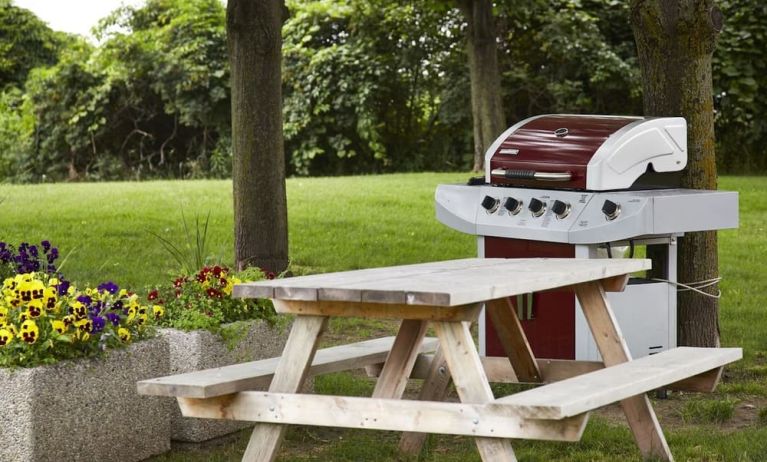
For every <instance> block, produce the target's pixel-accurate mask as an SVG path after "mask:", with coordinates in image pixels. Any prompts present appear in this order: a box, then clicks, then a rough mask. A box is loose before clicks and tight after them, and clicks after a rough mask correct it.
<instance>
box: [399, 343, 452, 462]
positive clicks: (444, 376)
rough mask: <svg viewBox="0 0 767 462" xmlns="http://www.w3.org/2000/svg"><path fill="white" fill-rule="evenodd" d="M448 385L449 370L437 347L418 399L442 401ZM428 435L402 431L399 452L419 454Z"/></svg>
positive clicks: (443, 356) (440, 349) (440, 350)
mask: <svg viewBox="0 0 767 462" xmlns="http://www.w3.org/2000/svg"><path fill="white" fill-rule="evenodd" d="M449 387H450V371H449V369H448V364H447V361H446V360H445V354H444V353H443V352H442V348H438V349H437V351H436V352H435V353H434V358H433V359H432V361H431V369H429V375H427V376H426V379H424V381H423V385H422V386H421V393H420V394H419V395H418V399H419V400H420V401H444V399H445V396H447V390H448V388H449ZM428 436H429V434H428V433H419V432H406V433H403V434H402V438H400V440H399V452H401V453H402V454H407V455H412V456H415V455H418V454H420V453H421V450H422V449H423V445H424V443H425V442H426V438H427V437H428Z"/></svg>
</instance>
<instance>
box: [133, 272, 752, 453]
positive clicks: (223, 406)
mask: <svg viewBox="0 0 767 462" xmlns="http://www.w3.org/2000/svg"><path fill="white" fill-rule="evenodd" d="M649 268H650V261H649V260H640V259H609V260H598V259H597V260H595V259H590V260H581V259H480V258H469V259H461V260H450V261H443V262H433V263H424V264H416V265H405V266H395V267H387V268H374V269H364V270H358V271H347V272H340V273H330V274H321V275H313V276H303V277H296V278H289V279H280V280H270V281H260V282H255V283H246V284H241V285H238V286H236V287H235V289H234V293H235V296H237V297H246V298H251V297H253V298H271V299H272V300H273V301H274V306H275V308H276V310H277V311H278V312H279V313H285V314H292V315H295V320H294V322H293V326H292V329H291V332H290V335H289V338H288V341H287V343H286V345H285V349H284V352H283V355H282V356H281V358H279V359H277V358H275V359H274V360H271V363H269V362H268V361H269V360H267V361H261V362H255V363H249V364H248V365H241V366H230V367H227V368H220V369H213V370H208V371H202V372H199V373H191V374H183V375H177V376H171V377H165V378H160V379H152V380H148V381H144V382H140V383H139V391H140V392H142V393H145V394H155V395H166V396H176V397H177V398H178V401H179V404H180V406H181V409H182V413H183V414H184V415H185V416H191V417H203V418H224V419H235V420H248V421H254V422H257V425H256V426H255V428H254V430H253V434H252V436H251V439H250V442H249V444H248V447H247V450H246V452H245V455H244V457H243V460H246V461H271V460H274V458H275V456H276V454H277V452H278V450H279V447H280V444H281V441H282V438H283V436H284V432H285V429H286V424H302V425H320V426H335V427H348V428H368V429H378V430H394V431H402V432H405V434H404V435H403V437H402V440H401V444H400V448H401V449H402V450H403V451H406V452H411V453H412V452H418V451H419V450H420V447H421V444H422V441H423V434H425V433H447V434H456V435H468V436H472V437H474V438H475V440H476V444H477V448H478V450H479V452H480V455H481V457H482V460H484V461H513V460H516V458H515V455H514V451H513V449H512V446H511V442H510V440H509V438H527V439H544V440H560V441H577V440H579V439H580V437H581V435H582V433H583V430H584V428H585V425H586V422H587V420H588V415H589V411H591V410H593V409H596V408H598V407H600V406H604V405H606V404H610V403H613V402H617V401H620V403H621V405H622V407H623V410H624V413H625V415H626V418H627V420H628V423H629V426H630V427H631V431H632V433H633V435H634V438H635V440H636V442H637V444H638V446H639V449H640V451H641V452H642V454H643V455H644V456H646V457H657V458H660V459H662V460H672V456H671V452H670V450H669V447H668V444H667V443H666V440H665V438H664V435H663V432H662V430H661V428H660V425H659V423H658V420H657V418H656V416H655V413H654V411H653V408H652V406H651V403H650V401H649V399H648V398H647V396H646V395H645V393H646V392H647V391H650V390H653V389H656V388H659V387H666V386H670V387H677V388H684V389H692V390H710V389H713V387H714V386H715V384H716V382H717V381H718V380H719V377H720V374H721V368H722V366H724V365H725V364H727V363H729V362H732V361H735V360H737V359H739V358H740V356H741V351H740V349H738V348H719V349H705V348H677V349H673V350H669V351H666V352H663V353H660V354H657V355H653V356H648V357H645V358H641V359H638V360H635V361H632V359H631V355H630V353H629V350H628V348H627V346H626V342H625V341H624V339H623V336H622V335H621V331H620V327H619V326H618V324H617V323H616V321H615V317H614V315H613V312H612V310H611V308H610V305H609V303H608V301H607V299H606V297H605V291H615V290H623V287H624V286H625V284H626V282H627V280H628V276H629V274H631V273H634V272H637V271H643V270H647V269H649ZM562 288H569V289H571V290H574V291H575V293H576V295H577V297H578V300H579V301H580V305H581V307H582V310H583V313H584V315H585V317H586V320H587V322H588V324H589V327H590V329H591V332H592V334H593V335H594V339H595V341H596V344H597V347H598V349H599V351H600V353H601V356H602V358H603V363H593V362H583V361H565V360H547V359H537V358H535V357H534V355H533V353H532V350H531V349H530V346H529V343H528V342H527V339H526V337H525V333H524V331H523V330H522V328H521V325H520V322H519V320H518V318H517V316H516V313H515V310H514V309H513V307H512V306H511V304H510V303H509V297H511V296H515V295H519V294H525V293H530V292H536V291H545V290H551V289H558V290H562ZM483 307H484V308H485V309H487V310H488V313H489V314H490V316H491V318H492V320H493V325H494V326H495V328H496V329H497V331H498V334H499V337H500V339H501V342H502V345H503V347H504V350H505V352H506V354H507V357H508V359H506V358H501V359H502V360H503V361H504V363H503V364H500V363H498V361H497V360H491V358H481V357H480V355H479V354H478V352H477V349H476V346H475V343H474V340H473V338H472V336H471V332H470V325H471V323H472V322H474V321H476V320H477V318H478V315H479V313H480V311H481V309H482V308H483ZM331 316H354V317H367V318H396V319H401V320H402V321H401V325H400V328H399V331H398V333H397V335H396V337H395V338H394V339H393V341H389V342H388V343H387V342H386V341H385V339H379V340H376V341H369V342H361V343H359V344H355V346H354V348H353V349H345V348H344V347H334V348H331V349H326V350H321V351H320V352H318V353H317V358H315V353H316V349H317V344H318V341H319V339H320V336H321V334H322V332H323V330H324V329H325V328H326V326H327V323H328V319H329V318H330V317H331ZM429 325H431V326H433V328H434V330H435V332H436V335H437V339H438V341H435V340H433V339H428V338H426V337H425V336H426V330H427V326H429ZM374 342H377V343H375V347H374V346H373V345H374ZM437 345H438V348H437ZM374 349H375V351H372V350H374ZM331 350H332V351H331ZM360 352H362V353H360ZM430 352H432V353H433V354H429V355H425V353H430ZM375 355H377V356H375ZM374 356H375V358H374ZM363 357H364V358H365V359H364V360H363V359H361V358H363ZM384 357H385V361H383V366H382V367H381V368H380V370H379V371H378V373H377V375H378V380H377V382H376V386H375V390H374V391H373V396H372V397H370V398H360V397H343V396H321V395H310V394H304V393H300V390H301V388H302V384H303V383H304V380H305V379H306V377H307V375H308V374H310V373H321V372H327V371H330V370H343V369H347V368H352V367H359V366H360V365H372V364H377V363H381V362H382V359H383V358H384ZM496 359H497V358H496ZM509 366H510V367H509ZM416 370H420V371H421V372H419V373H416V372H415V371H416ZM256 371H260V372H256ZM272 373H273V378H272V376H271V374H272ZM414 376H415V377H419V378H424V379H425V380H424V384H423V386H422V389H421V395H420V397H419V400H402V399H401V398H402V395H403V393H404V391H405V386H406V384H407V382H408V379H409V378H412V377H414ZM269 379H270V380H271V381H270V385H269V388H268V391H252V387H254V386H256V384H257V383H259V384H264V383H265V382H268V381H269ZM451 379H452V382H453V383H454V385H455V389H456V391H457V393H458V396H459V398H460V401H461V402H460V403H450V402H444V401H443V398H444V395H445V392H446V390H447V387H448V383H449V381H450V380H451ZM259 380H261V381H260V382H259ZM490 381H507V382H514V381H519V382H541V383H546V385H543V386H541V387H538V388H534V389H531V390H527V391H524V392H521V393H517V394H513V395H510V396H507V397H501V398H499V399H496V398H495V397H494V396H493V393H492V391H491V389H490V385H489V382H490ZM555 381H556V383H549V382H555ZM249 390H251V391H249Z"/></svg>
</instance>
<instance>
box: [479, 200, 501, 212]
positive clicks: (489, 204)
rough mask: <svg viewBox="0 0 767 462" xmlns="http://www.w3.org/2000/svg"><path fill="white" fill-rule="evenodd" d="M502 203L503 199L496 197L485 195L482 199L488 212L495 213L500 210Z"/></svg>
mask: <svg viewBox="0 0 767 462" xmlns="http://www.w3.org/2000/svg"><path fill="white" fill-rule="evenodd" d="M500 204H501V200H500V199H496V198H495V197H490V196H485V198H484V199H482V207H484V209H485V210H487V213H493V212H495V211H496V210H498V206H499V205H500Z"/></svg>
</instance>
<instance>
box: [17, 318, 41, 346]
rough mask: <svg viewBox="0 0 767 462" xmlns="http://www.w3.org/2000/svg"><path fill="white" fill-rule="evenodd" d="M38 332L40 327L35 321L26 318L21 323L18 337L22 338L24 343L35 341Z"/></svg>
mask: <svg viewBox="0 0 767 462" xmlns="http://www.w3.org/2000/svg"><path fill="white" fill-rule="evenodd" d="M39 334H40V329H39V328H38V327H37V324H36V323H35V321H33V320H31V319H28V320H26V321H24V322H23V323H22V324H21V331H20V332H19V334H18V337H19V338H20V339H22V340H24V341H25V342H26V343H35V342H36V341H37V338H38V336H39Z"/></svg>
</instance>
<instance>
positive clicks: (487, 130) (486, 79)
mask: <svg viewBox="0 0 767 462" xmlns="http://www.w3.org/2000/svg"><path fill="white" fill-rule="evenodd" d="M458 7H459V8H460V10H461V12H462V13H463V15H464V16H465V17H466V22H467V23H468V27H467V28H466V39H467V40H466V42H467V43H466V52H467V54H468V56H469V76H470V78H471V116H472V119H473V121H474V166H473V169H474V171H479V170H482V168H483V166H484V158H485V150H487V148H488V147H490V145H491V144H492V143H493V141H494V140H495V138H497V137H498V136H499V135H500V134H501V133H502V132H503V131H504V130H505V129H506V119H505V117H504V115H503V103H502V99H501V74H500V72H499V70H498V47H497V46H496V43H495V41H496V32H495V18H494V17H493V2H492V1H491V0H458Z"/></svg>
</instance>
